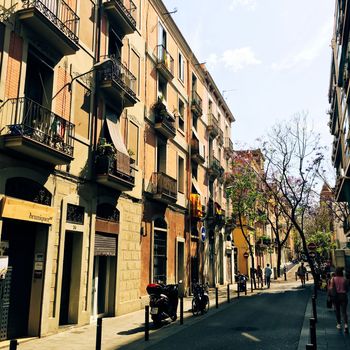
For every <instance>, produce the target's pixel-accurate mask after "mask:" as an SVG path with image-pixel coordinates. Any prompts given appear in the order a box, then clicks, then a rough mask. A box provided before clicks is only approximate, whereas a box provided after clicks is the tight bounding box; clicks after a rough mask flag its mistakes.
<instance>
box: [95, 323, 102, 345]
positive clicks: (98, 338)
mask: <svg viewBox="0 0 350 350" xmlns="http://www.w3.org/2000/svg"><path fill="white" fill-rule="evenodd" d="M101 342H102V317H101V318H98V319H97V327H96V348H95V349H96V350H101Z"/></svg>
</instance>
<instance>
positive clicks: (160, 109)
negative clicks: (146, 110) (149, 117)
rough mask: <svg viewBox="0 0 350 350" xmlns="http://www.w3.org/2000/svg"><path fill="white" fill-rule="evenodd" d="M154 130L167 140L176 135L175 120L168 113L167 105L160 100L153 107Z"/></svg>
mask: <svg viewBox="0 0 350 350" xmlns="http://www.w3.org/2000/svg"><path fill="white" fill-rule="evenodd" d="M153 113H154V128H155V129H156V130H157V132H158V133H160V134H161V135H163V136H164V137H165V138H167V139H173V138H174V137H175V135H176V127H175V118H174V117H173V116H172V115H171V114H170V113H169V112H168V111H167V108H166V106H165V104H164V103H163V102H162V101H161V100H158V101H157V102H156V103H155V104H154V105H153Z"/></svg>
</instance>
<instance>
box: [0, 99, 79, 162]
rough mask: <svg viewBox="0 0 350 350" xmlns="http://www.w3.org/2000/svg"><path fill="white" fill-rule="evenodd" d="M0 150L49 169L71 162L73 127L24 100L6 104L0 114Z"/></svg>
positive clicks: (14, 100)
mask: <svg viewBox="0 0 350 350" xmlns="http://www.w3.org/2000/svg"><path fill="white" fill-rule="evenodd" d="M0 120H2V121H4V123H3V124H4V125H3V126H5V127H4V128H3V129H2V130H1V132H0V133H1V136H0V148H2V149H6V150H10V151H14V152H16V153H20V154H22V155H23V156H25V157H27V156H28V157H30V158H32V159H37V160H40V161H42V162H45V163H48V164H51V165H63V164H69V163H70V162H71V161H72V160H73V137H74V125H73V124H72V123H70V122H69V121H67V120H65V119H63V118H61V117H60V116H58V115H56V114H55V113H53V112H52V111H50V110H49V109H47V108H45V107H43V106H41V105H40V104H38V103H36V102H34V101H32V100H30V99H28V98H25V97H21V98H13V99H9V100H7V101H6V102H5V103H4V104H3V105H2V106H1V110H0Z"/></svg>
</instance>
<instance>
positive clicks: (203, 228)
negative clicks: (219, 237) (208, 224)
mask: <svg viewBox="0 0 350 350" xmlns="http://www.w3.org/2000/svg"><path fill="white" fill-rule="evenodd" d="M206 235H207V231H206V229H205V227H204V226H202V227H201V238H202V241H203V242H204V241H205V237H206Z"/></svg>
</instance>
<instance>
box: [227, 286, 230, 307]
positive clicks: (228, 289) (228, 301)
mask: <svg viewBox="0 0 350 350" xmlns="http://www.w3.org/2000/svg"><path fill="white" fill-rule="evenodd" d="M227 303H228V304H229V303H230V284H228V285H227Z"/></svg>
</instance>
